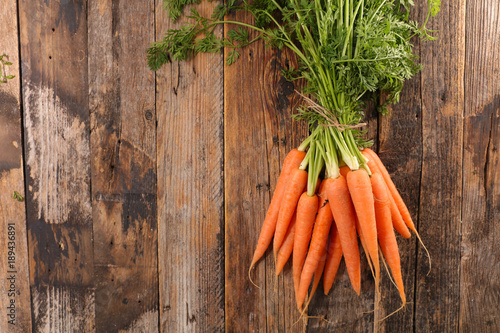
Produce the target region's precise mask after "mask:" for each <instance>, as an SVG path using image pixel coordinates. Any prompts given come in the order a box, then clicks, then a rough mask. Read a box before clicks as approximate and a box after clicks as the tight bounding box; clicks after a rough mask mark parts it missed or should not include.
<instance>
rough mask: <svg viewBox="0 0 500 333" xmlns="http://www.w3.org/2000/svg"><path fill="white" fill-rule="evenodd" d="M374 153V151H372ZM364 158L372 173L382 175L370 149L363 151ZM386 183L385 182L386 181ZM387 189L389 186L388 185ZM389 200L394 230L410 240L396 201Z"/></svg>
mask: <svg viewBox="0 0 500 333" xmlns="http://www.w3.org/2000/svg"><path fill="white" fill-rule="evenodd" d="M372 152H373V151H372ZM362 154H363V156H365V157H366V158H367V159H368V163H367V164H368V167H369V168H370V170H371V171H372V173H380V174H382V172H381V171H380V168H379V167H378V165H377V164H376V163H375V162H374V158H373V156H372V155H371V154H370V153H369V149H364V150H363V151H362ZM384 183H385V181H384ZM386 187H387V184H386ZM387 191H389V188H388V187H387ZM389 200H391V217H392V225H393V226H394V229H396V230H397V232H398V233H399V234H400V235H401V236H403V237H404V238H410V237H411V234H410V230H408V227H407V226H406V224H405V222H404V221H403V218H402V217H401V213H400V212H399V209H398V206H397V205H396V202H395V201H394V198H393V197H392V196H391V195H389Z"/></svg>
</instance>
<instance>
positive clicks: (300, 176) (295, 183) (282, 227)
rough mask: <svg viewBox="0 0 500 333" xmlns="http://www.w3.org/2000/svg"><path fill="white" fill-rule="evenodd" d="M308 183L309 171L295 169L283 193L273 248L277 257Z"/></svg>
mask: <svg viewBox="0 0 500 333" xmlns="http://www.w3.org/2000/svg"><path fill="white" fill-rule="evenodd" d="M306 185H307V171H304V170H301V169H293V170H292V172H291V174H290V178H289V179H288V182H287V184H286V187H285V193H283V200H282V202H281V206H280V211H279V214H278V221H277V222H276V231H275V232H274V241H273V249H274V255H275V257H276V255H277V253H278V250H279V248H280V247H281V244H282V243H283V240H284V238H285V234H286V231H287V229H288V225H289V224H290V220H291V219H292V216H293V213H294V212H295V208H296V207H297V202H298V201H299V198H300V196H301V194H302V192H304V189H305V187H306Z"/></svg>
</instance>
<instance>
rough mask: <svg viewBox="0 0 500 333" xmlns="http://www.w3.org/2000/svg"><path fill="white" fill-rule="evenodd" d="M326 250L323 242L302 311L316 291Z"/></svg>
mask: <svg viewBox="0 0 500 333" xmlns="http://www.w3.org/2000/svg"><path fill="white" fill-rule="evenodd" d="M328 243H329V242H328ZM327 251H328V249H327V246H326V244H325V246H323V249H322V250H321V258H320V259H319V263H318V267H316V271H315V272H314V281H313V283H312V288H311V293H310V294H309V297H308V298H307V303H306V305H305V306H304V309H303V310H302V311H303V312H304V313H305V311H306V310H307V307H308V306H309V303H310V302H311V300H312V298H313V296H314V293H315V292H316V289H318V286H319V282H320V281H321V275H323V270H324V269H325V264H326V257H327Z"/></svg>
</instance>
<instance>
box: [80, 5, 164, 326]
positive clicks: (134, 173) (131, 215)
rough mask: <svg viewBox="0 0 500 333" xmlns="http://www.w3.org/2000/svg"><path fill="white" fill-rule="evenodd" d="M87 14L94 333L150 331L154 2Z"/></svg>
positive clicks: (153, 294)
mask: <svg viewBox="0 0 500 333" xmlns="http://www.w3.org/2000/svg"><path fill="white" fill-rule="evenodd" d="M88 12H89V16H88V26H89V28H88V29H89V36H88V39H89V91H90V95H89V103H90V104H89V105H90V111H91V130H92V132H91V137H90V140H91V151H90V153H91V161H92V163H91V164H92V208H93V209H92V211H93V213H92V216H93V225H94V227H93V232H94V270H95V275H94V284H95V287H96V291H95V299H96V304H95V312H96V318H95V321H96V331H98V332H116V331H123V332H154V331H158V266H157V265H158V263H157V257H158V241H157V239H158V237H157V236H158V229H157V220H156V121H155V75H154V72H152V71H150V70H149V69H148V67H147V64H146V62H145V61H144V54H145V53H146V49H147V47H148V46H149V43H150V42H151V41H152V40H154V2H153V1H141V2H130V1H90V2H89V9H88ZM139 22H140V23H139ZM103 55H104V56H103ZM110 318H112V320H110Z"/></svg>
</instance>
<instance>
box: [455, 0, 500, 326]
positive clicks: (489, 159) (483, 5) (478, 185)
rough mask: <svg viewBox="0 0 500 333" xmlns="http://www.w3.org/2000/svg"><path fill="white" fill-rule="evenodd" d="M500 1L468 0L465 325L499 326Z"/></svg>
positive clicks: (462, 322) (462, 283) (462, 311)
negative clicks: (469, 0)
mask: <svg viewBox="0 0 500 333" xmlns="http://www.w3.org/2000/svg"><path fill="white" fill-rule="evenodd" d="M499 15H500V3H498V2H497V3H495V2H494V1H484V0H483V1H476V2H474V3H472V2H467V21H466V29H465V31H466V45H467V48H466V53H465V57H466V58H465V61H466V66H465V126H464V131H465V133H464V162H463V163H464V165H463V191H464V194H463V200H462V212H463V213H462V246H461V249H462V260H461V266H460V268H461V279H460V331H461V332H473V331H477V332H499V331H500V319H499V316H498V309H499V308H500V285H499V277H500V266H499V263H500V239H499V237H498V235H499V234H500V172H499V167H500V165H499V160H500V151H499V148H500V121H499V119H500V118H499V117H500V84H499V83H498V75H499V73H500V39H499V38H498V36H499V34H500V19H499Z"/></svg>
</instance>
